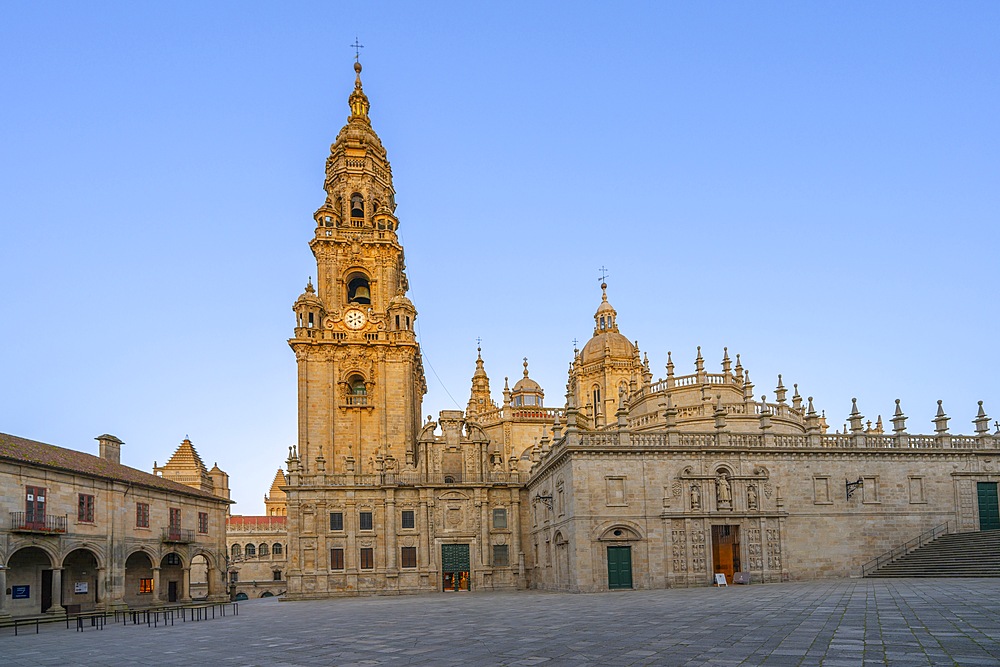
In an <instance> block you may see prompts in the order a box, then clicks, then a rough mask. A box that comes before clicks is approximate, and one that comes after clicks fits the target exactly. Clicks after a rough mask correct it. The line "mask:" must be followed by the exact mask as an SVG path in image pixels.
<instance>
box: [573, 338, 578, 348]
mask: <svg viewBox="0 0 1000 667" xmlns="http://www.w3.org/2000/svg"><path fill="white" fill-rule="evenodd" d="M576 346H577V340H576V339H575V338H574V339H573V349H574V350H575V349H576Z"/></svg>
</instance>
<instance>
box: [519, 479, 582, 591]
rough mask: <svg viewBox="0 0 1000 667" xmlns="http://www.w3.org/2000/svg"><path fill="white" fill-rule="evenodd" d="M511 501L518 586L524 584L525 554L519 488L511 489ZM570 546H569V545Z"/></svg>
mask: <svg viewBox="0 0 1000 667" xmlns="http://www.w3.org/2000/svg"><path fill="white" fill-rule="evenodd" d="M510 494H511V496H512V498H511V501H510V520H509V522H508V524H507V525H508V526H510V550H511V554H510V558H511V559H512V560H513V561H514V562H516V563H517V576H518V578H519V581H518V588H521V587H522V586H523V582H522V581H521V580H522V579H523V577H524V554H522V553H521V496H520V490H519V489H511V491H510ZM567 548H568V547H567Z"/></svg>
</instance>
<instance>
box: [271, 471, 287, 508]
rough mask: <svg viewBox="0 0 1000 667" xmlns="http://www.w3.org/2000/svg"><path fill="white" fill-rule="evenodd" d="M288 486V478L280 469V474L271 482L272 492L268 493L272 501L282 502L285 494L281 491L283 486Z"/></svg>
mask: <svg viewBox="0 0 1000 667" xmlns="http://www.w3.org/2000/svg"><path fill="white" fill-rule="evenodd" d="M287 485H288V478H286V477H285V471H284V470H282V469H281V468H278V472H277V473H275V475H274V481H273V482H271V490H270V491H268V494H267V495H268V497H269V498H270V499H271V500H280V499H281V498H284V497H285V492H284V491H282V490H281V487H282V486H287Z"/></svg>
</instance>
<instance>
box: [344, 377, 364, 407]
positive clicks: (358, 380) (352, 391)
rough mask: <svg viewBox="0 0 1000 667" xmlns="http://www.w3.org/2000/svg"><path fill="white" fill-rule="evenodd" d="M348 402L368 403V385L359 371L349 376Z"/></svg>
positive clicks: (355, 403)
mask: <svg viewBox="0 0 1000 667" xmlns="http://www.w3.org/2000/svg"><path fill="white" fill-rule="evenodd" d="M347 404H348V405H368V385H367V384H365V379H364V378H363V377H361V375H360V374H358V373H355V374H353V375H351V376H350V377H348V378H347Z"/></svg>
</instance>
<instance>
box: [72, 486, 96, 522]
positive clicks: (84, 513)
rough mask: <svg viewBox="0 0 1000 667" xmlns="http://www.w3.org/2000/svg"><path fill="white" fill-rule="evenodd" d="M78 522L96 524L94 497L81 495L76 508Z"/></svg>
mask: <svg viewBox="0 0 1000 667" xmlns="http://www.w3.org/2000/svg"><path fill="white" fill-rule="evenodd" d="M76 520H77V521H80V522H82V523H94V496H90V495H87V494H86V493H81V494H80V500H79V502H78V503H77V506H76Z"/></svg>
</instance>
